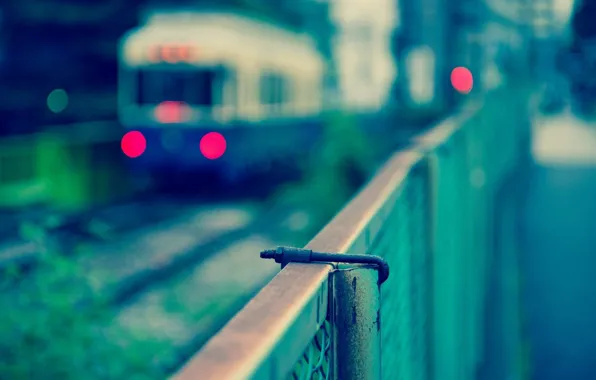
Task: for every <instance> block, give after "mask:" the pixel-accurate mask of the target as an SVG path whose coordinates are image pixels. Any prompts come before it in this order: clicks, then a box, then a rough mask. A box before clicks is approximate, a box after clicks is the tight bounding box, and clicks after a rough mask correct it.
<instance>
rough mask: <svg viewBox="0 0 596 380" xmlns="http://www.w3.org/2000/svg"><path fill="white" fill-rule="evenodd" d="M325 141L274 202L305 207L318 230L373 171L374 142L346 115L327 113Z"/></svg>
mask: <svg viewBox="0 0 596 380" xmlns="http://www.w3.org/2000/svg"><path fill="white" fill-rule="evenodd" d="M326 120H327V122H326V125H325V127H324V137H323V138H322V139H321V143H320V145H318V146H315V147H313V150H312V153H311V155H310V159H309V161H308V162H307V163H306V169H305V173H306V174H305V176H304V179H303V180H302V181H301V182H300V183H298V184H291V185H288V186H286V187H284V188H282V190H281V191H280V193H279V194H278V196H277V197H276V198H275V201H276V202H285V203H290V204H294V205H299V206H302V205H303V206H304V207H305V208H307V209H308V210H309V211H311V212H312V213H313V216H314V218H315V223H314V224H313V227H314V228H315V229H318V228H320V227H321V224H323V223H325V222H327V221H328V220H329V218H331V217H332V216H333V215H334V214H335V213H336V212H337V211H338V210H339V209H340V208H341V207H342V206H343V205H344V204H345V203H346V202H347V201H348V200H349V199H350V197H351V196H352V195H353V194H354V192H355V191H356V190H357V189H358V187H360V186H361V185H362V184H363V183H364V181H365V180H366V179H367V178H368V176H369V174H370V173H371V171H372V170H373V169H374V167H375V160H374V154H373V150H372V149H371V147H374V146H375V145H374V144H373V141H371V140H370V138H368V137H367V135H365V134H364V133H363V132H362V130H361V128H359V126H358V124H357V121H356V118H355V117H354V116H352V115H349V114H342V113H338V112H333V113H329V114H328V115H327V117H326Z"/></svg>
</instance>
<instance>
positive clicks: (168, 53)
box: [161, 46, 178, 63]
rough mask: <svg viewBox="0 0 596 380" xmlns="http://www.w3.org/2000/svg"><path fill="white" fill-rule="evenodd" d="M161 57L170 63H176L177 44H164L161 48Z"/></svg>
mask: <svg viewBox="0 0 596 380" xmlns="http://www.w3.org/2000/svg"><path fill="white" fill-rule="evenodd" d="M161 57H162V59H163V60H164V61H166V62H168V63H176V62H177V61H178V59H177V57H176V47H175V46H164V47H162V48H161Z"/></svg>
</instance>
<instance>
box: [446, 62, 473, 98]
mask: <svg viewBox="0 0 596 380" xmlns="http://www.w3.org/2000/svg"><path fill="white" fill-rule="evenodd" d="M451 85H452V86H453V88H455V90H456V91H457V92H460V93H462V94H468V93H469V92H470V91H472V87H473V86H474V77H473V76H472V72H471V71H470V70H468V69H467V68H465V67H456V68H455V69H453V71H451Z"/></svg>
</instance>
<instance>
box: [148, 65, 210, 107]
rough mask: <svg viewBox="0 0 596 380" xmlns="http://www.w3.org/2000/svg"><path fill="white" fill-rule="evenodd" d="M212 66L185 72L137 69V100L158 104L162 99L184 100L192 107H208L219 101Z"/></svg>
mask: <svg viewBox="0 0 596 380" xmlns="http://www.w3.org/2000/svg"><path fill="white" fill-rule="evenodd" d="M218 79H219V76H218V75H217V70H215V69H200V70H188V71H171V70H148V69H145V70H139V71H138V72H137V102H138V103H139V104H141V105H157V104H160V103H163V102H168V101H175V102H184V103H186V104H189V105H193V106H201V107H211V106H214V105H216V104H218V103H220V102H219V99H217V96H216V94H217V93H218V92H219V91H215V90H216V86H215V85H216V84H217V83H218Z"/></svg>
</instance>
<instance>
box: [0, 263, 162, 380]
mask: <svg viewBox="0 0 596 380" xmlns="http://www.w3.org/2000/svg"><path fill="white" fill-rule="evenodd" d="M23 276H24V275H23V274H19V273H17V272H14V271H12V272H5V273H4V274H3V277H2V280H3V281H2V284H1V285H0V310H2V313H0V378H3V379H36V378H39V379H133V378H134V379H159V378H163V377H164V374H163V373H160V372H159V371H158V370H157V369H156V368H154V367H153V366H152V364H153V363H151V362H148V361H147V360H146V358H151V357H152V354H153V353H154V352H158V351H159V344H158V343H157V342H146V341H143V340H142V339H141V337H135V336H131V334H130V333H128V332H125V331H119V330H118V329H116V330H114V329H113V328H112V329H110V330H108V329H107V327H108V326H109V325H110V323H111V319H112V318H111V314H110V309H109V308H108V307H106V305H105V304H104V302H102V300H101V299H98V298H97V297H96V296H94V290H93V279H92V278H91V277H90V276H89V275H88V274H87V273H82V272H81V271H80V270H79V269H78V268H77V266H76V265H75V264H74V263H73V262H72V261H70V260H69V259H67V258H62V257H58V256H53V255H52V256H47V257H46V258H45V259H44V260H43V262H42V263H41V267H40V268H39V271H37V272H36V273H35V274H29V275H27V278H23ZM19 280H22V281H19ZM29 284H30V285H29ZM15 287H18V288H16V289H15ZM82 299H92V300H93V302H91V303H90V304H87V303H84V304H83V303H81V302H80V301H81V300H82ZM107 331H110V333H107ZM114 332H116V333H114ZM124 343H125V344H124Z"/></svg>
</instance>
